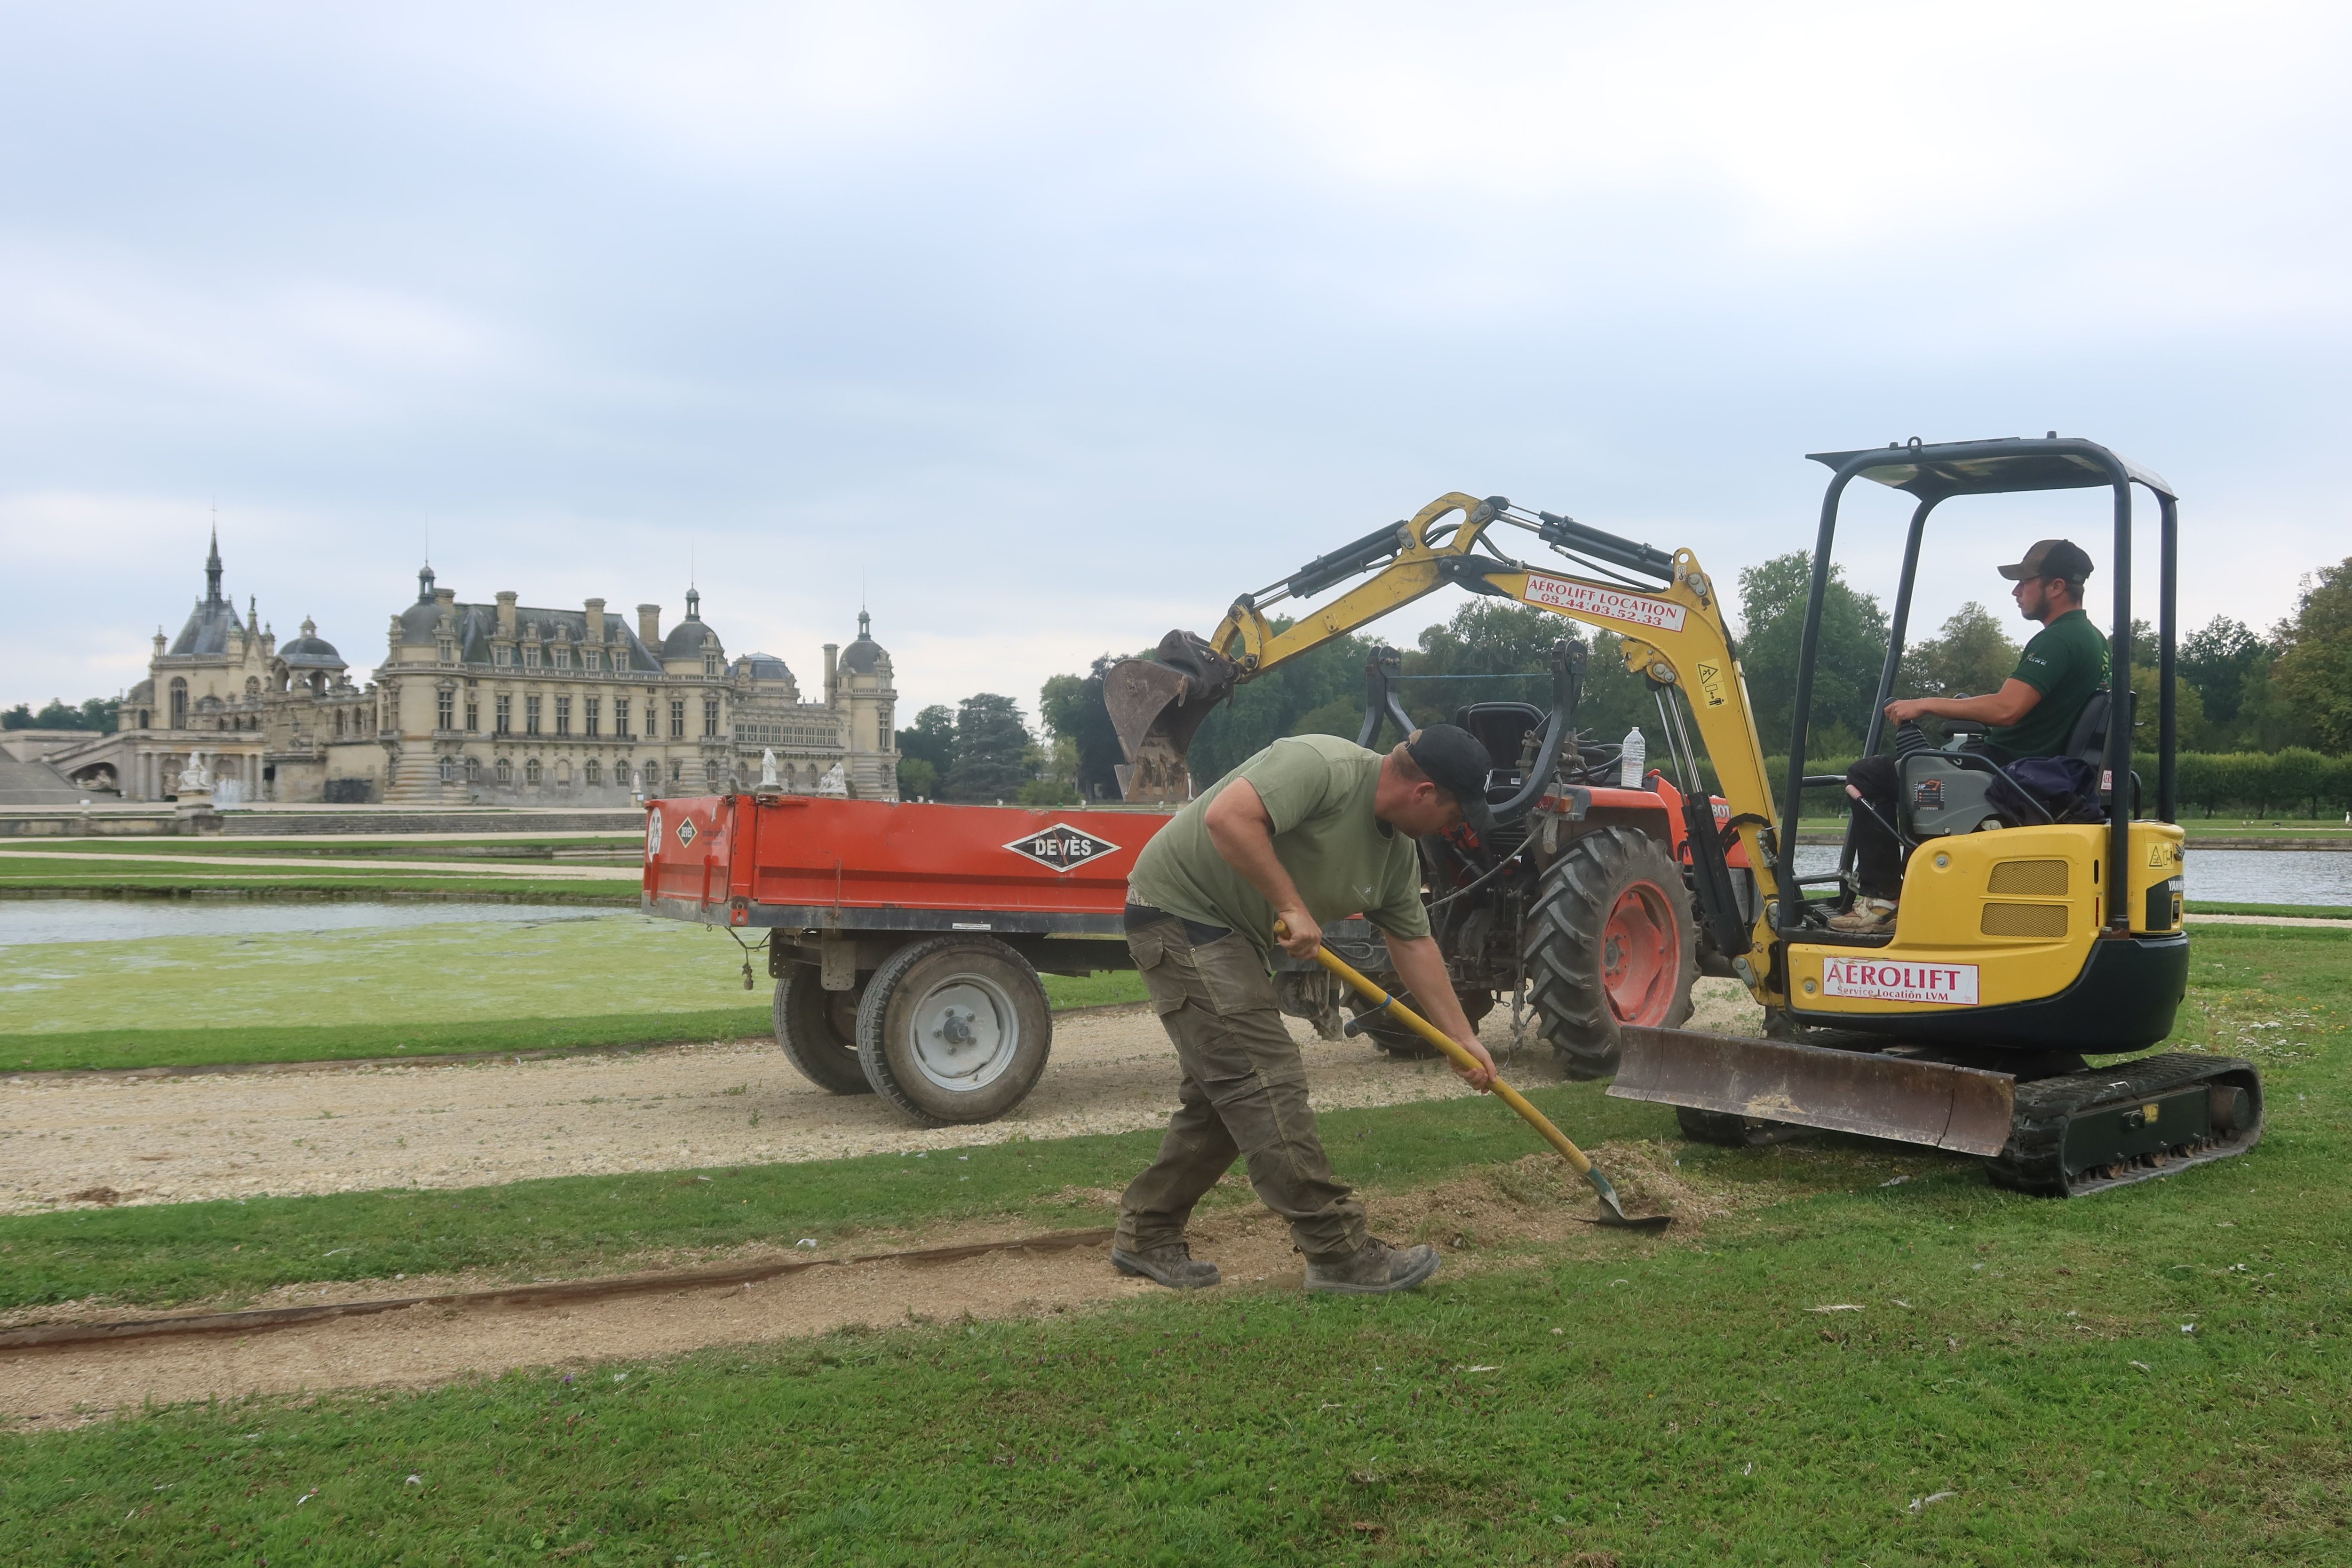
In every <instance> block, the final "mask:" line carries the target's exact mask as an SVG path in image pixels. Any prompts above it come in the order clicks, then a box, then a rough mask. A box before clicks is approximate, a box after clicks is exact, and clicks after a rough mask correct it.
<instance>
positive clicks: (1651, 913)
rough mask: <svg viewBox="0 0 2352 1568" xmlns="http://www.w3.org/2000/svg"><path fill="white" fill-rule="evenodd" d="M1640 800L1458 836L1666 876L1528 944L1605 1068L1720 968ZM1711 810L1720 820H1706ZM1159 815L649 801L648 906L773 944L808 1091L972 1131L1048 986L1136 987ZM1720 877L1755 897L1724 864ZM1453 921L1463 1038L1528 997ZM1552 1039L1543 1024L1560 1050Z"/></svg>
mask: <svg viewBox="0 0 2352 1568" xmlns="http://www.w3.org/2000/svg"><path fill="white" fill-rule="evenodd" d="M1646 784H1647V787H1644V788H1641V789H1616V788H1608V787H1600V786H1594V787H1584V786H1574V787H1569V786H1562V787H1561V788H1560V789H1559V792H1558V793H1557V794H1547V795H1544V796H1543V797H1542V798H1541V799H1540V800H1539V801H1538V802H1537V803H1536V805H1535V807H1534V809H1533V810H1532V811H1531V812H1530V814H1529V815H1528V817H1527V818H1525V819H1524V820H1523V821H1522V822H1520V823H1519V824H1517V826H1514V827H1512V828H1510V829H1509V830H1508V833H1509V835H1510V837H1509V839H1508V842H1507V843H1497V844H1495V845H1492V846H1487V847H1484V848H1483V849H1479V847H1477V846H1476V845H1475V840H1469V839H1466V837H1465V838H1464V839H1463V842H1464V843H1465V845H1467V846H1468V847H1470V848H1472V849H1473V850H1476V851H1477V852H1478V853H1479V854H1481V855H1483V856H1484V858H1486V859H1488V860H1491V859H1493V858H1496V857H1497V856H1503V857H1510V858H1517V856H1518V855H1520V854H1521V853H1522V852H1525V853H1528V855H1529V857H1530V858H1531V859H1532V860H1533V861H1534V863H1535V864H1537V865H1538V866H1540V867H1542V868H1544V871H1545V875H1546V879H1547V881H1546V885H1547V886H1549V884H1550V882H1551V881H1553V880H1558V879H1570V878H1578V877H1582V878H1587V879H1589V877H1590V873H1591V869H1592V867H1593V866H1594V865H1598V864H1601V857H1602V853H1603V852H1604V851H1605V852H1606V853H1607V854H1608V855H1611V856H1618V857H1620V858H1622V850H1623V847H1624V846H1625V845H1626V844H1628V843H1633V844H1640V843H1643V842H1647V843H1650V844H1654V845H1655V846H1656V847H1658V848H1659V849H1662V850H1663V851H1664V855H1665V857H1671V859H1667V858H1661V861H1660V866H1661V871H1660V872H1659V874H1657V875H1654V876H1653V875H1650V874H1647V873H1643V872H1641V870H1640V868H1639V866H1638V865H1637V866H1635V867H1633V869H1632V870H1631V871H1629V872H1627V873H1626V874H1625V875H1623V876H1620V877H1618V878H1617V881H1616V882H1612V884H1611V885H1610V887H1609V888H1608V889H1606V896H1607V898H1608V899H1609V900H1611V901H1612V903H1613V904H1616V905H1620V906H1622V907H1621V908H1618V909H1614V910H1605V911H1602V912H1603V913H1604V914H1607V915H1608V916H1609V917H1610V918H1608V919H1606V920H1603V921H1597V922H1593V929H1592V931H1591V932H1590V933H1589V934H1588V935H1579V934H1577V932H1578V930H1580V928H1571V927H1569V926H1567V925H1564V924H1563V923H1562V922H1559V921H1554V922H1553V923H1554V924H1555V925H1561V926H1562V929H1561V930H1558V931H1549V935H1547V936H1543V937H1542V938H1541V939H1540V940H1541V941H1543V942H1549V943H1551V944H1552V948H1551V951H1555V952H1556V951H1557V949H1558V948H1559V944H1561V943H1563V942H1575V943H1577V944H1578V945H1579V946H1580V948H1582V947H1590V948H1591V953H1590V954H1589V955H1588V956H1589V958H1590V963H1588V964H1585V965H1584V967H1586V968H1589V969H1590V970H1591V989H1592V994H1593V997H1594V999H1595V1000H1596V1002H1597V1005H1600V1006H1601V1007H1602V1008H1603V1009H1604V1012H1603V1013H1602V1015H1601V1018H1600V1021H1599V1022H1598V1024H1597V1025H1596V1026H1594V1027H1592V1028H1591V1029H1584V1028H1579V1029H1577V1030H1576V1031H1575V1032H1576V1034H1577V1041H1576V1043H1577V1045H1578V1046H1579V1047H1580V1048H1582V1049H1587V1050H1590V1049H1596V1048H1611V1047H1610V1041H1612V1040H1613V1037H1614V1035H1615V1032H1616V1031H1615V1026H1616V1024H1618V1023H1620V1022H1622V1023H1633V1024H1650V1025H1672V1024H1675V1023H1679V1022H1681V1016H1682V1015H1683V1014H1686V1013H1687V1011H1688V1006H1689V994H1690V976H1691V973H1694V972H1695V971H1696V967H1697V966H1698V965H1700V964H1706V966H1707V967H1709V968H1717V969H1719V965H1718V964H1717V963H1713V962H1710V955H1709V954H1708V953H1707V952H1706V951H1705V950H1704V948H1703V947H1701V946H1700V945H1699V942H1698V934H1699V933H1698V924H1697V922H1696V921H1694V920H1693V919H1692V915H1691V910H1690V907H1689V892H1688V889H1687V888H1685V887H1684V886H1681V885H1678V882H1677V879H1675V868H1674V862H1675V861H1679V862H1681V868H1682V871H1683V875H1684V876H1685V877H1686V876H1687V875H1688V868H1689V859H1690V858H1689V854H1688V851H1687V848H1686V846H1685V842H1684V838H1685V826H1684V825H1685V812H1684V811H1683V809H1682V796H1681V795H1680V794H1679V793H1678V792H1676V791H1675V788H1674V786H1673V785H1672V784H1669V783H1667V782H1666V781H1665V780H1664V778H1662V777H1661V776H1659V775H1658V774H1657V773H1652V774H1650V776H1649V778H1648V780H1647V781H1646ZM1497 787H1502V786H1499V785H1498V786H1497ZM1721 814H1722V807H1721V805H1719V804H1718V805H1717V817H1718V820H1720V816H1721ZM1168 816H1169V812H1168V811H1167V810H1166V809H1163V808H1156V807H1155V808H1136V807H1125V808H1120V807H1114V808H1110V809H1103V808H1100V807H1090V808H1066V809H1063V808H1056V809H1047V810H1029V809H1025V808H1023V807H1017V806H990V805H929V804H917V803H912V802H888V801H860V800H841V799H834V798H828V797H824V796H817V795H784V794H781V793H774V792H766V791H762V792H757V793H752V794H745V795H703V796H697V797H690V798H682V799H672V800H656V801H654V802H651V803H650V804H649V805H648V806H647V814H646V869H645V904H644V907H645V909H646V912H647V913H649V914H656V915H663V916H667V917H669V918H671V919H675V920H687V921H700V922H702V923H705V924H710V925H723V926H727V927H729V928H730V929H732V930H734V931H737V932H739V933H740V935H741V936H743V937H744V938H745V939H747V941H748V940H749V939H751V938H752V936H753V935H754V933H757V935H758V937H759V938H760V939H761V940H763V941H764V942H765V946H766V952H767V955H768V973H770V974H772V975H773V976H774V977H775V981H776V989H775V1002H774V1006H775V1022H776V1040H777V1043H778V1044H779V1045H781V1046H782V1047H783V1048H784V1051H785V1053H786V1054H787V1055H788V1056H789V1057H790V1058H791V1059H792V1061H793V1065H794V1066H796V1067H798V1068H800V1070H801V1071H802V1072H803V1073H804V1074H806V1075H807V1076H808V1078H809V1079H812V1080H813V1081H814V1082H815V1083H817V1084H819V1085H821V1086H823V1087H824V1088H825V1089H830V1090H832V1091H833V1092H834V1093H836V1094H866V1093H875V1092H878V1093H880V1094H881V1095H883V1096H884V1097H885V1098H887V1100H890V1101H891V1102H892V1103H893V1104H895V1105H897V1106H898V1108H899V1109H900V1110H903V1111H905V1112H906V1113H907V1114H908V1115H909V1116H911V1117H913V1118H914V1119H915V1120H917V1121H923V1122H926V1123H929V1124H931V1125H934V1126H937V1125H943V1124H947V1123H952V1122H974V1121H992V1120H993V1119H994V1118H996V1117H998V1116H1002V1115H1003V1114H1004V1112H1006V1111H1007V1110H1011V1109H1013V1107H1014V1106H1015V1105H1018V1104H1019V1103H1020V1102H1021V1100H1023V1098H1024V1096H1026V1095H1027V1094H1028V1092H1029V1090H1030V1089H1031V1088H1032V1087H1034V1085H1035V1083H1036V1081H1037V1077H1038V1075H1039V1073H1041V1072H1042V1071H1043V1070H1044V1069H1045V1058H1046V1056H1047V1053H1048V1051H1049V1050H1050V1048H1051V1046H1052V1042H1053V1018H1052V1014H1051V1013H1050V1011H1049V1010H1048V1007H1047V1003H1046V999H1045V987H1044V986H1043V985H1042V984H1040V983H1039V981H1038V978H1037V976H1038V973H1039V972H1041V971H1042V972H1044V973H1052V974H1087V973H1094V972H1097V971H1101V970H1114V969H1127V968H1130V967H1132V961H1131V960H1130V959H1129V956H1128V952H1127V943H1126V942H1124V941H1123V940H1121V938H1122V931H1121V924H1120V911H1121V910H1122V909H1123V908H1124V907H1125V904H1126V896H1127V874H1128V871H1129V868H1132V867H1133V866H1134V864H1135V858H1136V855H1137V854H1138V852H1139V851H1140V850H1141V849H1142V847H1143V846H1144V845H1145V844H1146V843H1148V842H1149V841H1150V837H1151V836H1152V835H1153V834H1154V833H1156V832H1158V831H1159V830H1160V827H1161V826H1163V825H1164V824H1165V823H1166V822H1167V820H1168ZM1701 819H1702V820H1704V817H1703V816H1702V818H1701ZM1628 830H1630V832H1629V831H1628ZM1457 837H1461V835H1460V834H1459V833H1457ZM1580 846H1582V847H1583V849H1582V852H1581V853H1580V851H1579V847H1580ZM1423 858H1424V862H1425V863H1426V864H1427V865H1429V866H1430V867H1431V868H1432V871H1431V877H1432V881H1433V892H1432V896H1433V897H1435V896H1438V895H1442V894H1444V893H1447V892H1449V891H1454V890H1456V889H1461V888H1462V884H1463V883H1464V882H1465V881H1467V880H1469V874H1468V873H1467V872H1466V871H1464V870H1461V869H1458V868H1461V867H1464V866H1466V865H1470V864H1474V863H1475V862H1473V861H1469V860H1465V858H1464V857H1463V856H1462V855H1459V854H1453V853H1441V852H1440V851H1439V850H1438V849H1436V848H1433V849H1432V850H1431V852H1430V853H1428V854H1426V855H1424V857H1423ZM1733 874H1734V877H1735V879H1738V881H1739V882H1740V884H1741V890H1742V896H1743V897H1748V898H1752V893H1750V892H1748V891H1747V883H1746V876H1747V873H1746V869H1745V865H1744V862H1743V861H1740V860H1738V858H1735V861H1734V872H1733ZM1618 883H1622V887H1620V886H1618ZM1644 889H1647V890H1646V891H1645V890H1644ZM1446 902H1448V903H1452V904H1453V907H1452V908H1451V909H1445V910H1440V911H1439V916H1438V918H1437V921H1436V923H1437V925H1438V927H1439V935H1440V940H1441V944H1442V945H1444V946H1445V947H1446V950H1447V955H1448V961H1449V963H1452V964H1453V965H1454V970H1455V973H1456V979H1457V983H1458V984H1459V985H1460V986H1461V987H1462V988H1463V1001H1464V1005H1465V1007H1466V1008H1468V1009H1469V1010H1470V1013H1471V1016H1473V1017H1474V1018H1475V1017H1477V1016H1483V1015H1484V1014H1485V1013H1486V1011H1487V1010H1488V1009H1490V1008H1491V1007H1492V1006H1493V1005H1494V1004H1495V1000H1496V990H1495V986H1496V985H1497V984H1499V985H1502V986H1504V987H1505V988H1506V990H1509V989H1516V987H1517V984H1518V983H1519V974H1518V973H1517V972H1516V971H1515V970H1512V968H1511V965H1510V964H1506V965H1503V966H1502V967H1501V968H1497V967H1496V962H1494V961H1493V955H1492V954H1489V955H1487V960H1486V961H1484V962H1483V963H1482V961H1481V959H1480V957H1479V951H1480V949H1481V948H1482V947H1490V946H1493V945H1494V944H1495V941H1496V939H1500V941H1501V942H1502V945H1504V946H1506V947H1508V948H1511V949H1512V950H1513V952H1512V954H1511V957H1512V962H1513V963H1517V952H1519V951H1520V949H1521V943H1520V942H1519V941H1518V940H1517V937H1515V935H1514V933H1513V932H1512V931H1509V930H1507V929H1495V930H1492V931H1488V930H1486V927H1491V926H1493V925H1494V923H1495V922H1494V921H1492V920H1491V919H1490V918H1488V917H1485V916H1481V917H1480V921H1484V922H1485V923H1484V925H1483V926H1482V925H1481V924H1480V923H1479V922H1478V921H1473V922H1469V923H1468V924H1467V925H1466V926H1465V923H1464V922H1463V921H1460V920H1459V919H1458V917H1459V916H1460V915H1461V913H1462V910H1464V908H1465V907H1466V906H1465V905H1463V904H1461V903H1458V902H1454V900H1446ZM1558 907H1559V899H1558V898H1554V899H1552V900H1551V901H1550V902H1549V904H1547V905H1546V906H1545V908H1547V909H1557V908H1558ZM1635 917H1639V918H1635ZM1457 927H1463V928H1464V929H1461V930H1457V929H1456V928H1457ZM1326 935H1327V936H1328V939H1329V940H1330V941H1331V942H1333V944H1334V945H1335V946H1336V947H1338V948H1339V951H1340V952H1343V953H1345V954H1347V955H1348V956H1349V959H1350V961H1351V962H1353V963H1355V964H1356V966H1357V967H1358V968H1359V969H1361V970H1364V971H1365V972H1366V973H1373V974H1375V975H1378V976H1386V975H1388V974H1389V971H1390V965H1389V962H1388V955H1387V953H1386V952H1385V951H1384V949H1383V947H1382V944H1381V940H1380V935H1379V933H1378V932H1377V931H1373V930H1372V929H1371V928H1370V926H1368V925H1366V924H1365V923H1364V922H1363V921H1356V920H1349V921H1334V922H1333V923H1332V924H1331V925H1330V926H1328V927H1327V928H1326ZM1529 940H1535V939H1533V938H1530V939H1529ZM1575 969H1576V965H1574V964H1566V965H1563V964H1561V963H1553V964H1551V965H1550V966H1549V968H1548V969H1547V970H1546V971H1545V972H1544V973H1543V974H1539V975H1538V976H1537V979H1538V984H1537V985H1536V987H1535V1000H1536V1004H1537V1007H1538V1013H1539V1014H1542V1013H1543V1012H1544V1010H1545V1008H1546V1007H1547V1005H1549V998H1550V997H1552V996H1554V995H1565V994H1568V993H1567V992H1566V991H1564V990H1563V989H1562V988H1561V986H1560V984H1559V975H1560V974H1562V973H1568V974H1569V975H1570V978H1571V979H1572V978H1574V972H1575ZM1276 970H1277V972H1278V974H1277V978H1278V980H1279V982H1280V991H1281V995H1282V999H1283V1005H1284V1007H1285V1009H1286V1011H1288V1012H1291V1013H1293V1014H1296V1015H1297V1016H1301V1017H1307V1018H1312V1019H1314V1020H1315V1021H1316V1023H1317V1026H1318V1028H1319V1029H1321V1030H1322V1031H1323V1032H1324V1033H1325V1034H1326V1035H1327V1036H1330V1035H1336V1034H1338V1033H1339V1029H1340V1023H1339V1007H1340V1005H1341V1003H1342V1001H1343V1000H1344V999H1343V998H1342V997H1341V996H1340V995H1339V994H1338V993H1337V990H1336V988H1333V987H1329V986H1328V984H1327V980H1328V977H1327V976H1326V975H1325V974H1324V973H1323V971H1322V970H1321V969H1320V968H1319V967H1318V966H1316V965H1314V964H1311V963H1297V962H1295V961H1291V960H1289V959H1287V958H1285V957H1283V956H1281V955H1277V957H1276ZM1506 971H1510V972H1509V973H1506ZM1720 972H1727V971H1720ZM1496 975H1500V976H1501V978H1500V979H1499V980H1497V979H1496ZM1546 976H1549V982H1550V984H1551V986H1552V989H1551V990H1550V991H1547V990H1546V989H1545V980H1546ZM1391 985H1392V988H1393V986H1394V983H1393V981H1391ZM1567 1026H1568V1025H1567V1021H1566V1020H1549V1023H1548V1025H1547V1028H1548V1032H1549V1035H1551V1036H1552V1037H1555V1044H1556V1045H1557V1043H1558V1037H1560V1036H1561V1031H1562V1029H1563V1028H1565V1027H1567ZM1347 1027H1348V1029H1349V1032H1351V1033H1352V1032H1356V1031H1357V1030H1358V1029H1360V1028H1362V1029H1363V1030H1364V1031H1365V1032H1367V1033H1369V1034H1370V1036H1371V1038H1372V1040H1373V1042H1374V1043H1375V1044H1377V1045H1380V1046H1381V1047H1384V1048H1386V1049H1388V1050H1391V1051H1392V1052H1394V1053H1396V1054H1399V1055H1410V1054H1417V1053H1418V1052H1419V1050H1420V1049H1421V1047H1419V1045H1418V1042H1417V1041H1412V1040H1409V1039H1404V1038H1401V1037H1391V1035H1390V1034H1388V1033H1385V1032H1383V1030H1382V1029H1381V1026H1380V1025H1379V1023H1378V1022H1377V1021H1373V1022H1371V1023H1370V1025H1368V1026H1367V1025H1363V1024H1359V1023H1351V1024H1349V1025H1348V1026H1347ZM1588 1036H1590V1038H1589V1039H1588V1038H1587V1037H1588ZM1563 1059H1564V1061H1566V1060H1567V1058H1565V1057H1564V1058H1563ZM1568 1066H1569V1068H1570V1070H1571V1071H1575V1070H1577V1069H1576V1067H1575V1064H1574V1063H1573V1062H1568ZM1586 1076H1590V1075H1586Z"/></svg>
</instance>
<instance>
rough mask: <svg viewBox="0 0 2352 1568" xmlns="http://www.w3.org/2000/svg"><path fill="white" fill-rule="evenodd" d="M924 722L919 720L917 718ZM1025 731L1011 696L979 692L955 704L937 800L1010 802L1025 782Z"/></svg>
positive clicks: (1027, 735) (1027, 745)
mask: <svg viewBox="0 0 2352 1568" xmlns="http://www.w3.org/2000/svg"><path fill="white" fill-rule="evenodd" d="M916 722H917V724H918V725H919V724H920V723H921V722H922V716H921V715H920V714H918V715H917V716H916ZM1031 744H1032V741H1031V739H1030V735H1029V727H1028V726H1027V725H1026V724H1024V723H1023V722H1022V721H1021V709H1020V706H1019V704H1017V703H1015V702H1014V701H1013V699H1011V698H1010V697H999V696H998V695H996V694H995V693H994V692H992V691H982V692H980V693H978V694H977V695H974V696H971V697H967V698H965V699H964V700H962V701H961V702H960V703H958V704H957V705H956V719H955V753H954V761H953V762H952V763H950V765H949V768H948V772H947V776H946V778H945V780H944V781H943V782H942V784H941V785H940V799H942V800H955V801H965V802H981V801H999V800H1012V799H1014V798H1016V797H1017V796H1018V795H1020V794H1021V786H1022V785H1023V784H1026V783H1028V782H1029V768H1028V757H1029V748H1030V746H1031Z"/></svg>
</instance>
